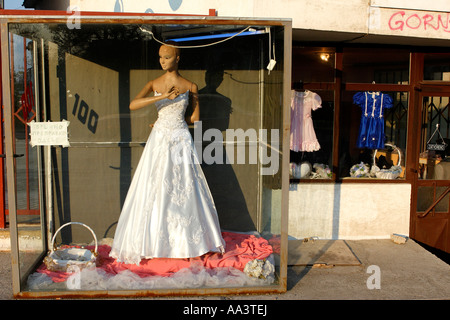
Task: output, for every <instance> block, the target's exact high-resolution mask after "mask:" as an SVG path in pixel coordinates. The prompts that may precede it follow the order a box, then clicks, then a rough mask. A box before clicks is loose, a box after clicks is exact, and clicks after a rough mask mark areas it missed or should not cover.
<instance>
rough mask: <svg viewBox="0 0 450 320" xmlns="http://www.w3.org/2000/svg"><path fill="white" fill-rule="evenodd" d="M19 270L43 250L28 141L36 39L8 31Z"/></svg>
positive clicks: (34, 159) (33, 152)
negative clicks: (34, 40)
mask: <svg viewBox="0 0 450 320" xmlns="http://www.w3.org/2000/svg"><path fill="white" fill-rule="evenodd" d="M10 43H11V47H10V49H11V55H10V58H11V64H10V68H11V70H10V71H11V75H12V81H11V89H12V90H11V91H12V92H11V103H12V106H13V122H14V130H13V132H12V133H11V134H12V135H13V141H14V146H13V149H14V154H15V178H16V203H17V218H16V221H17V223H18V225H17V230H18V250H19V261H18V264H19V273H20V276H21V278H22V280H24V279H26V276H27V275H28V272H29V271H30V269H31V268H32V267H33V266H34V264H35V262H36V260H37V259H38V258H39V257H40V255H41V254H42V252H43V250H44V247H43V240H44V239H43V236H42V234H43V233H42V229H41V211H40V205H39V200H40V199H39V177H38V174H39V169H38V158H39V154H38V151H39V150H38V148H36V147H32V146H31V145H30V143H29V142H30V136H29V126H28V125H27V124H28V123H29V122H31V121H35V120H36V119H37V118H36V115H37V112H39V110H38V107H37V102H36V88H37V87H36V83H35V81H36V72H37V71H36V67H35V61H36V60H35V58H36V57H35V54H36V50H35V47H34V45H35V43H34V42H33V41H32V40H31V39H29V38H26V37H22V36H19V35H16V34H10ZM11 214H12V213H11Z"/></svg>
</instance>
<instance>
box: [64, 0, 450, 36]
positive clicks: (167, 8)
mask: <svg viewBox="0 0 450 320" xmlns="http://www.w3.org/2000/svg"><path fill="white" fill-rule="evenodd" d="M60 3H64V5H68V6H69V7H71V8H78V10H80V11H103V12H142V13H144V12H147V13H161V14H191V15H192V14H200V15H208V13H209V9H215V10H216V11H217V15H218V16H221V17H243V18H271V19H272V18H289V19H292V27H293V29H301V30H314V31H332V32H343V33H355V34H365V35H387V36H400V37H415V38H427V39H430V38H431V39H449V40H450V1H448V0H434V1H423V0H320V1H310V0H279V1H273V0H246V1H242V0H227V1H220V0H140V1H136V0H96V1H92V0H65V1H63V2H60ZM61 5H62V4H60V5H59V6H58V8H57V9H61V8H60V7H61Z"/></svg>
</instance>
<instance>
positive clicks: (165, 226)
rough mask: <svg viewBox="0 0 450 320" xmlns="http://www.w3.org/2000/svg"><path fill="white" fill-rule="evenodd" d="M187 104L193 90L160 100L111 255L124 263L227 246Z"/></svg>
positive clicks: (195, 254)
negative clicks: (187, 116)
mask: <svg viewBox="0 0 450 320" xmlns="http://www.w3.org/2000/svg"><path fill="white" fill-rule="evenodd" d="M155 95H158V93H156V92H155ZM188 103H189V91H187V92H186V93H183V94H181V95H179V96H178V97H177V98H175V99H174V100H170V99H163V100H160V101H158V102H156V107H157V109H158V120H157V121H156V122H155V124H154V127H153V130H152V132H151V134H150V136H149V138H148V140H147V144H146V146H145V148H144V151H143V153H142V156H141V159H140V161H139V164H138V166H137V168H136V172H135V173H134V176H133V179H132V182H131V185H130V188H129V190H128V194H127V197H126V199H125V202H124V206H123V208H122V212H121V215H120V218H119V221H118V225H117V228H116V233H115V236H114V241H113V245H112V247H111V252H110V256H111V257H113V258H115V259H116V260H117V261H119V262H124V263H127V264H131V263H134V264H139V262H140V261H141V259H150V258H163V257H164V258H191V257H198V256H201V255H203V254H205V253H207V252H210V251H212V252H223V250H224V248H225V242H224V240H223V238H222V234H221V230H220V225H219V219H218V216H217V211H216V208H215V205H214V201H213V198H212V196H211V193H210V190H209V187H208V184H207V182H206V179H205V176H204V174H203V171H202V169H201V167H200V165H199V163H198V155H197V153H196V151H195V148H194V143H193V140H192V137H191V134H190V133H189V130H188V126H187V124H186V122H185V120H184V114H185V111H186V107H187V105H188Z"/></svg>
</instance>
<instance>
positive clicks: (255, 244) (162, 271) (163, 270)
mask: <svg viewBox="0 0 450 320" xmlns="http://www.w3.org/2000/svg"><path fill="white" fill-rule="evenodd" d="M222 236H223V239H224V240H225V242H226V252H225V254H223V255H221V254H219V253H213V252H210V253H207V254H204V255H203V256H201V257H196V258H189V259H170V258H155V259H145V260H142V261H141V263H140V264H139V265H135V264H124V263H119V262H116V261H115V260H114V259H113V258H110V257H109V252H110V250H111V247H110V246H107V245H101V246H99V247H98V257H97V268H100V269H103V270H104V271H106V272H107V273H109V274H118V273H119V272H121V271H124V270H130V271H132V272H133V273H135V274H137V275H139V276H140V277H148V276H170V275H172V274H173V273H175V272H177V271H179V270H181V269H184V268H189V267H190V266H191V264H195V265H198V264H199V263H201V264H202V265H203V266H204V267H205V268H217V267H233V268H236V269H239V270H241V271H242V270H244V267H245V265H246V264H247V262H249V261H251V260H253V259H265V258H267V257H269V256H270V255H271V254H272V253H273V249H272V246H271V245H270V244H269V242H268V241H267V240H266V239H264V238H258V237H255V236H254V235H248V234H241V233H233V232H222ZM86 248H87V249H93V247H86ZM37 272H40V273H45V274H47V275H48V276H50V277H51V278H52V280H53V281H54V282H62V281H65V280H66V279H67V278H68V277H69V276H70V275H71V274H70V273H65V272H53V271H50V270H48V269H47V267H46V266H45V264H42V265H41V266H40V267H39V268H38V269H37Z"/></svg>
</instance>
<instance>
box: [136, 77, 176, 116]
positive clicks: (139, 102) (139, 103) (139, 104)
mask: <svg viewBox="0 0 450 320" xmlns="http://www.w3.org/2000/svg"><path fill="white" fill-rule="evenodd" d="M152 91H153V81H150V82H148V83H147V84H146V85H145V87H144V88H143V89H142V90H141V92H139V94H138V95H137V96H136V97H135V98H134V99H133V100H131V103H130V110H138V109H141V108H143V107H145V106H148V105H149V104H153V103H155V102H157V101H159V100H162V99H166V98H169V99H170V98H171V96H172V95H175V96H176V95H178V89H177V88H175V87H172V88H171V89H170V90H169V92H167V93H163V94H161V95H159V96H152V97H149V96H148V95H149V94H150V93H151V92H152ZM172 99H173V98H172Z"/></svg>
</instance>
